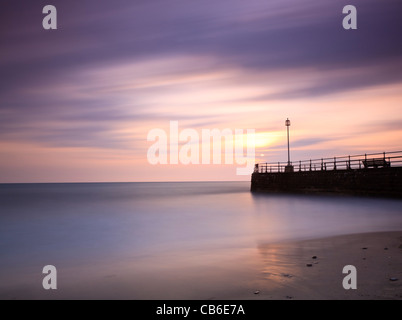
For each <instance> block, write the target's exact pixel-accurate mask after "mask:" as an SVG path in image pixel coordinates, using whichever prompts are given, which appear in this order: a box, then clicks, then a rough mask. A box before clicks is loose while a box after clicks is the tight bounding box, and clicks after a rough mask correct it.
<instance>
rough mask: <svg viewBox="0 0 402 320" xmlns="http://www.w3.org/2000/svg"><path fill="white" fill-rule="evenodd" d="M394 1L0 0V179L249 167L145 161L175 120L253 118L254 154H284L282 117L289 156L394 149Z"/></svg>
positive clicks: (399, 125)
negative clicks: (349, 10) (52, 19)
mask: <svg viewBox="0 0 402 320" xmlns="http://www.w3.org/2000/svg"><path fill="white" fill-rule="evenodd" d="M48 4H51V5H53V6H55V7H56V9H57V29H56V30H45V29H44V28H43V26H42V20H43V19H44V18H45V17H46V14H43V13H42V9H43V7H44V6H45V5H48ZM348 4H351V5H354V6H355V7H356V9H357V29H356V30H352V29H350V30H345V29H344V28H343V27H342V21H343V18H344V17H345V16H346V15H345V14H343V13H342V9H343V7H344V6H345V5H348ZM401 14H402V2H401V1H399V0H381V1H378V0H375V1H373V0H351V1H350V2H348V3H345V2H343V1H338V0H320V1H318V0H314V1H313V0H303V1H300V0H265V1H262V0H248V1H244V0H213V1H211V0H202V1H199V0H194V1H189V0H130V1H128V0H113V1H111V0H108V1H106V0H80V1H75V0H71V1H58V0H51V1H21V0H13V1H11V0H3V1H2V8H1V10H0V183H19V182H106V181H111V182H120V181H121V182H125V181H201V180H249V179H250V176H249V175H242V176H239V175H237V174H236V168H238V167H239V164H237V163H232V164H230V163H227V162H225V161H221V163H220V164H219V163H218V164H212V163H211V164H202V163H198V164H197V163H190V164H184V163H182V162H180V161H179V163H178V164H173V163H167V164H160V163H157V164H152V163H150V161H149V158H148V151H149V148H150V147H151V146H152V145H153V143H154V142H152V141H149V133H150V132H151V131H152V130H153V129H160V130H162V131H164V132H166V133H167V138H168V140H169V141H168V143H170V140H171V139H170V138H172V136H171V135H170V134H169V133H170V128H171V123H172V122H177V123H178V127H179V133H180V132H182V130H184V129H190V130H192V132H196V133H198V134H199V137H201V136H202V131H203V130H213V129H218V130H224V129H229V130H232V132H233V133H235V130H236V129H243V130H244V132H246V130H247V129H252V130H254V131H255V143H254V145H253V147H254V148H255V162H265V161H268V162H274V161H287V140H286V139H287V137H286V127H285V120H286V119H287V118H289V119H290V120H291V127H290V148H291V159H292V161H298V160H305V159H310V158H322V157H333V156H343V155H349V154H351V155H353V154H362V153H370V152H383V151H397V150H401V149H402V146H401V140H402V112H401V111H402V41H401V40H400V32H401V30H402V19H401V18H400V17H401ZM172 139H173V138H172ZM200 140H201V139H200ZM155 141H156V140H155ZM192 142H194V141H192ZM184 144H185V143H184V142H183V141H181V142H180V144H179V150H180V148H181V147H182V146H183V145H184ZM199 148H200V150H202V141H200V143H199ZM193 150H194V149H193ZM169 151H170V149H169ZM161 152H162V151H161ZM224 152H225V150H224V149H223V150H222V153H224ZM200 156H201V155H200ZM253 161H254V159H253Z"/></svg>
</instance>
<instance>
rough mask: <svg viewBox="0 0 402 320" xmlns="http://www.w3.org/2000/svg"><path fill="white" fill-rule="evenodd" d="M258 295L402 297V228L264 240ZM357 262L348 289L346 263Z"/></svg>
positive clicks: (318, 297) (277, 297) (294, 297)
mask: <svg viewBox="0 0 402 320" xmlns="http://www.w3.org/2000/svg"><path fill="white" fill-rule="evenodd" d="M258 249H259V251H260V253H261V257H262V264H263V265H262V270H261V273H260V278H259V279H258V281H256V284H255V285H256V291H255V292H254V296H253V298H256V299H280V300H282V299H301V300H304V299H306V300H310V299H314V300H316V299H321V300H328V299H330V300H338V299H340V300H349V299H351V300H365V299H368V300H370V299H373V300H379V299H402V231H401V232H375V233H360V234H350V235H341V236H334V237H326V238H321V239H313V240H303V241H290V242H281V243H275V244H261V245H260V246H259V248H258ZM347 265H352V266H354V267H356V275H357V277H356V283H357V288H356V289H349V290H346V289H344V288H343V285H342V282H343V279H344V277H346V276H347V275H348V273H345V274H343V273H342V271H343V268H344V266H347Z"/></svg>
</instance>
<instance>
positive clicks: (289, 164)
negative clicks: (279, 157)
mask: <svg viewBox="0 0 402 320" xmlns="http://www.w3.org/2000/svg"><path fill="white" fill-rule="evenodd" d="M285 126H286V129H287V131H288V165H287V166H286V167H285V172H293V166H292V165H291V163H290V148H289V127H290V120H289V118H287V119H286V121H285Z"/></svg>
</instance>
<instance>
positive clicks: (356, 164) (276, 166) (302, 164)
mask: <svg viewBox="0 0 402 320" xmlns="http://www.w3.org/2000/svg"><path fill="white" fill-rule="evenodd" d="M291 165H292V166H293V170H294V172H301V171H327V170H354V169H371V168H387V167H402V151H393V152H382V153H370V154H361V155H353V156H342V157H333V158H321V159H310V160H302V161H297V162H291ZM287 166H288V163H287V162H264V163H258V164H256V165H255V168H254V172H258V173H275V172H285V168H286V167H287Z"/></svg>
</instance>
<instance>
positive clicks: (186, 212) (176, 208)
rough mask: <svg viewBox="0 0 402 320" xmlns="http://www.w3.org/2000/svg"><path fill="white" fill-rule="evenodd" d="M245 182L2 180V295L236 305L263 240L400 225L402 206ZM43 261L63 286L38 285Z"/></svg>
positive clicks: (254, 267)
mask: <svg viewBox="0 0 402 320" xmlns="http://www.w3.org/2000/svg"><path fill="white" fill-rule="evenodd" d="M249 186H250V184H249V182H183V183H94V184H91V183H86V184H15V185H0V208H1V213H0V298H3V299H4V298H6V299H14V298H28V299H31V298H32V299H34V298H49V299H53V298H54V299H58V298H106V299H109V298H127V299H154V298H155V299H156V298H158V299H170V298H172V299H176V298H182V299H187V298H189V299H192V298H201V299H208V298H214V297H218V298H231V297H232V296H231V295H235V294H236V292H237V291H240V290H244V287H247V286H249V287H250V288H249V289H250V290H253V287H252V281H253V280H252V277H250V274H251V275H252V274H253V273H255V274H258V268H259V265H258V263H259V262H258V259H259V254H258V247H259V245H260V244H265V243H269V242H276V241H282V240H292V239H305V238H316V237H322V236H331V235H338V234H347V233H358V232H370V231H391V230H402V206H401V204H402V202H401V201H398V200H384V199H366V198H355V197H322V196H305V195H268V194H258V195H255V194H251V193H250V192H249ZM48 264H51V265H54V266H56V268H57V271H58V289H57V290H53V291H45V290H43V288H42V279H43V277H44V275H43V274H42V268H43V266H45V265H48ZM229 292H230V294H229ZM225 293H226V295H225Z"/></svg>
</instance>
